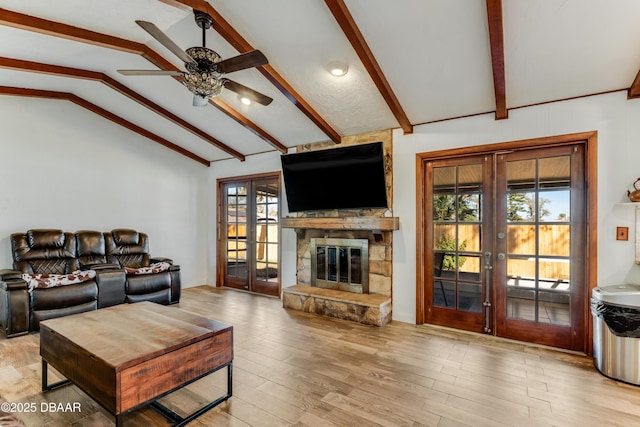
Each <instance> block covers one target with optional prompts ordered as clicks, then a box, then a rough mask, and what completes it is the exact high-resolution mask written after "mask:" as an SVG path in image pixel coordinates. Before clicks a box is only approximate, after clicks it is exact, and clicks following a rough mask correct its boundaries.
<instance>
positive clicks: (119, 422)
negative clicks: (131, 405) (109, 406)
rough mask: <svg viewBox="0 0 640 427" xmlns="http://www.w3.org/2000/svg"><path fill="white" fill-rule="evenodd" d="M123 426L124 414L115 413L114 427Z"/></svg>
mask: <svg viewBox="0 0 640 427" xmlns="http://www.w3.org/2000/svg"><path fill="white" fill-rule="evenodd" d="M123 426H124V414H119V415H116V427H123Z"/></svg>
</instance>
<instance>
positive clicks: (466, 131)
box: [393, 92, 640, 323]
mask: <svg viewBox="0 0 640 427" xmlns="http://www.w3.org/2000/svg"><path fill="white" fill-rule="evenodd" d="M594 130H595V131H597V132H598V180H597V182H598V200H597V204H598V206H597V207H598V219H597V227H598V260H597V262H598V278H597V282H598V285H600V286H602V285H609V284H615V283H621V282H630V283H640V266H637V265H635V263H634V236H635V233H636V227H635V216H634V215H635V212H634V209H633V208H632V207H631V208H629V207H621V206H616V204H617V203H621V202H627V201H628V199H627V198H626V191H627V188H628V187H629V185H630V184H631V183H632V182H634V181H635V180H636V179H637V178H638V177H640V100H627V98H626V92H616V93H613V94H607V95H600V96H593V97H588V98H581V99H576V100H571V101H564V102H557V103H552V104H546V105H540V106H536V107H529V108H522V109H517V110H510V111H509V119H507V120H500V121H496V120H494V116H493V114H487V115H483V116H477V117H471V118H466V119H459V120H451V121H446V122H440V123H434V124H429V125H423V126H416V127H415V128H414V133H413V134H410V135H403V134H402V132H401V131H395V132H394V139H393V148H394V153H393V160H394V168H393V170H394V202H393V207H394V215H395V216H398V217H400V230H399V231H396V232H394V238H393V241H394V250H393V256H394V259H393V319H394V320H400V321H405V322H411V323H414V322H415V320H416V298H415V296H416V290H415V289H416V258H415V253H416V237H415V233H416V205H415V200H416V178H415V177H416V170H415V169H416V166H415V165H416V154H417V153H424V152H429V151H437V150H442V149H448V148H458V147H468V146H475V145H483V144H492V143H499V142H507V141H516V140H522V139H529V138H538V137H545V136H554V135H563V134H569V133H576V132H587V131H594ZM616 226H626V227H629V235H630V236H631V238H630V240H629V241H626V242H624V241H616V239H615V234H616V233H615V231H616Z"/></svg>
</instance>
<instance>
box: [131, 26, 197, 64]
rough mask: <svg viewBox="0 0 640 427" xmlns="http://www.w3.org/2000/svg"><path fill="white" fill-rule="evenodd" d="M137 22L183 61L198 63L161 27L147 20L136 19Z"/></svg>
mask: <svg viewBox="0 0 640 427" xmlns="http://www.w3.org/2000/svg"><path fill="white" fill-rule="evenodd" d="M136 24H138V25H140V27H142V29H143V30H145V31H146V32H147V33H149V34H151V35H152V36H153V38H154V39H156V40H158V41H159V42H160V43H161V44H162V45H163V46H164V47H166V48H167V49H169V50H170V51H171V52H173V54H174V55H176V56H177V57H178V58H180V59H182V62H185V63H189V64H193V65H197V62H196V61H194V59H193V58H192V57H190V56H189V55H187V54H186V53H185V51H184V50H182V49H180V46H178V45H177V44H175V43H174V42H173V40H171V39H170V38H169V37H168V36H167V35H166V34H165V33H163V32H162V31H161V30H160V28H158V27H156V26H155V24H152V23H151V22H147V21H136Z"/></svg>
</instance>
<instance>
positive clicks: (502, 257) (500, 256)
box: [498, 252, 507, 261]
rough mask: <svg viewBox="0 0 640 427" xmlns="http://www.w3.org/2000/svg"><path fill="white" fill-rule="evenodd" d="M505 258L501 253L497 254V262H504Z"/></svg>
mask: <svg viewBox="0 0 640 427" xmlns="http://www.w3.org/2000/svg"><path fill="white" fill-rule="evenodd" d="M506 258H507V256H506V255H505V254H503V253H502V252H500V253H499V254H498V260H500V261H504V260H505V259H506Z"/></svg>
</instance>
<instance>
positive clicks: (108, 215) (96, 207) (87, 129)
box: [0, 96, 208, 287]
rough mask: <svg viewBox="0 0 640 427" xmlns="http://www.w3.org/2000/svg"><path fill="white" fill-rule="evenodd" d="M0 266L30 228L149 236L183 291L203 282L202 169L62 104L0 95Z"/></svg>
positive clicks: (153, 252)
mask: <svg viewBox="0 0 640 427" xmlns="http://www.w3.org/2000/svg"><path fill="white" fill-rule="evenodd" d="M0 159H1V163H0V268H11V264H12V258H11V248H10V241H9V235H10V234H11V233H14V232H20V231H26V230H27V229H30V228H61V229H63V230H65V231H77V230H81V229H89V230H99V231H108V230H111V229H113V228H120V227H122V228H133V229H136V230H139V231H143V232H146V233H147V234H149V243H150V251H151V255H152V256H164V257H168V258H173V260H174V262H175V263H177V264H179V265H180V266H181V271H182V281H183V286H184V287H189V286H195V285H201V284H205V283H206V279H207V263H206V254H207V248H208V242H207V240H206V239H207V234H206V232H205V230H206V229H207V192H208V189H207V188H206V184H207V181H206V176H207V170H208V168H206V167H205V166H203V165H201V164H199V163H196V162H194V161H193V160H191V159H188V158H186V157H184V156H182V155H180V154H178V153H175V152H173V151H171V150H169V149H167V148H165V147H162V146H160V145H158V144H156V143H154V142H152V141H150V140H148V139H146V138H143V137H141V136H139V135H137V134H135V133H133V132H131V131H129V130H127V129H125V128H122V127H120V126H118V125H116V124H114V123H111V122H109V121H107V120H105V119H103V118H101V117H99V116H97V115H95V114H94V113H91V112H89V111H87V110H85V109H83V108H81V107H79V106H76V105H74V104H72V103H70V102H66V101H58V100H45V99H29V98H20V97H10V96H2V97H0Z"/></svg>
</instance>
